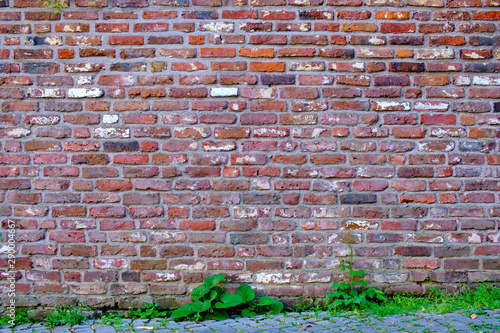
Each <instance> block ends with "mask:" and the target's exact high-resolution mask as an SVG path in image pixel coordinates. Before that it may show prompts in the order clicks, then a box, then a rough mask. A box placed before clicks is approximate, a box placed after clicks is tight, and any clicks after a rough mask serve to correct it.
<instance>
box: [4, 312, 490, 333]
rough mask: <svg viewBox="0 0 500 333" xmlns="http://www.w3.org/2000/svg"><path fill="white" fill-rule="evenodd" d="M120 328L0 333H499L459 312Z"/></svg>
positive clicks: (31, 328) (93, 325)
mask: <svg viewBox="0 0 500 333" xmlns="http://www.w3.org/2000/svg"><path fill="white" fill-rule="evenodd" d="M123 323H124V324H123V325H122V326H121V327H117V326H115V327H113V326H109V325H103V324H101V323H99V321H98V320H97V321H91V322H89V323H87V324H84V325H78V326H73V327H66V326H60V327H56V328H55V329H53V330H50V329H49V328H47V327H45V326H44V325H43V324H41V323H39V324H34V325H22V326H17V327H15V328H5V327H4V328H2V329H0V333H12V332H14V333H152V332H154V333H167V332H178V333H181V332H199V333H205V332H207V333H208V332H221V333H225V332H228V333H229V332H265V333H274V332H276V333H277V332H360V333H376V332H377V333H379V332H500V311H499V312H494V311H485V314H481V315H479V316H478V317H477V318H475V319H472V318H471V317H469V316H467V315H465V314H461V313H449V314H445V315H433V314H425V313H419V314H415V315H404V316H401V315H398V316H389V317H360V316H343V317H332V316H330V315H328V314H327V313H326V312H319V313H286V314H280V315H277V316H256V317H253V318H235V319H227V320H224V321H212V320H210V321H204V322H200V323H196V322H188V321H185V322H175V321H167V322H166V323H165V325H162V322H161V319H153V320H149V321H148V320H141V319H139V320H134V321H131V320H130V319H124V320H123Z"/></svg>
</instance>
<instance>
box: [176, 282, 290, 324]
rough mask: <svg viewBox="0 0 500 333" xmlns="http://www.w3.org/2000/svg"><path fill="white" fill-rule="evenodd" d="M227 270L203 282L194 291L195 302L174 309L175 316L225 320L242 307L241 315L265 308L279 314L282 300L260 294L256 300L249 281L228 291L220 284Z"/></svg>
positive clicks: (247, 314)
mask: <svg viewBox="0 0 500 333" xmlns="http://www.w3.org/2000/svg"><path fill="white" fill-rule="evenodd" d="M225 277H226V276H225V275H224V274H215V275H212V276H209V277H207V278H206V279H205V281H204V282H203V284H201V285H199V286H198V287H196V288H194V289H193V291H192V292H191V299H192V300H193V303H189V304H185V305H183V306H181V307H180V308H178V309H176V310H175V311H174V312H172V317H173V318H184V317H187V318H192V319H194V320H196V321H199V320H202V319H215V320H224V319H226V318H228V317H229V313H228V311H233V312H235V311H238V310H241V315H242V316H244V317H250V316H254V315H256V314H257V311H259V310H261V309H262V310H263V311H265V312H267V313H270V314H278V313H280V312H281V310H283V307H284V306H283V303H281V302H280V301H277V300H274V299H272V298H270V297H261V298H260V299H259V302H258V303H257V302H255V301H254V299H255V292H254V291H253V290H252V288H251V287H250V286H249V285H247V284H242V285H240V286H239V287H238V289H237V290H236V292H235V293H234V294H233V293H229V292H226V291H225V290H224V289H222V288H221V287H220V286H218V284H219V283H220V282H222V281H223V280H224V278H225Z"/></svg>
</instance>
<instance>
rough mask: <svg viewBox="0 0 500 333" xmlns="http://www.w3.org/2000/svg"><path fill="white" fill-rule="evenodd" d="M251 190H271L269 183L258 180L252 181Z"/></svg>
mask: <svg viewBox="0 0 500 333" xmlns="http://www.w3.org/2000/svg"><path fill="white" fill-rule="evenodd" d="M252 189H254V190H261V191H262V190H270V189H271V183H270V182H269V181H268V180H264V179H259V180H252Z"/></svg>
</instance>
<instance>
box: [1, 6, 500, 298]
mask: <svg viewBox="0 0 500 333" xmlns="http://www.w3.org/2000/svg"><path fill="white" fill-rule="evenodd" d="M0 6H2V8H1V9H0V10H1V12H0V20H1V22H0V23H1V24H0V33H1V40H0V42H1V46H2V47H1V51H0V59H1V60H0V98H2V101H1V113H0V119H1V124H2V126H1V129H0V134H1V153H0V161H1V164H2V166H1V167H0V175H1V177H2V178H0V189H1V190H2V192H1V194H0V200H1V201H2V204H1V206H0V207H1V209H0V212H1V215H2V220H3V227H4V231H6V229H5V228H6V226H7V219H15V220H16V221H17V245H18V246H17V257H18V259H17V263H16V264H17V267H16V268H17V269H18V270H19V272H18V273H17V277H18V284H17V288H18V292H19V295H20V296H21V297H20V303H18V305H37V304H42V305H56V304H57V305H60V304H64V303H68V302H71V300H74V299H75V298H80V299H84V300H86V302H87V303H88V304H91V305H94V306H96V307H98V306H119V307H128V306H130V305H132V306H137V305H140V303H141V302H142V301H151V300H152V299H153V298H154V299H155V300H157V301H160V302H162V304H173V303H175V300H176V299H180V301H182V300H184V299H185V298H186V296H187V295H188V294H189V290H190V288H192V287H193V286H194V285H195V283H198V282H200V281H201V280H202V279H203V277H204V276H206V275H209V274H213V273H215V272H224V273H226V274H228V276H229V279H230V281H233V282H246V283H251V284H253V285H254V286H255V287H256V288H258V290H259V292H260V293H261V294H268V295H271V296H286V297H289V296H299V295H304V296H307V297H314V296H323V295H324V294H325V292H326V290H327V289H328V288H329V286H330V285H331V283H332V281H334V280H339V279H341V278H342V275H341V274H340V271H339V262H340V261H341V260H342V259H345V256H346V255H347V254H348V253H349V248H348V242H349V230H352V231H351V232H352V236H351V240H352V242H353V243H354V250H355V252H356V254H357V255H358V257H356V259H355V260H356V265H357V267H362V268H363V269H365V270H366V271H367V272H368V273H369V280H368V281H369V282H370V284H371V285H373V286H377V287H381V288H385V289H387V290H388V291H390V292H392V291H398V290H411V291H416V292H418V291H421V290H423V289H425V283H426V282H425V281H428V280H430V281H432V282H433V283H434V284H440V283H446V284H458V283H466V282H467V283H471V282H477V281H482V280H485V281H494V280H498V279H500V244H499V242H500V233H499V230H498V228H499V222H498V221H499V217H500V208H499V206H498V203H499V201H500V196H499V192H498V191H499V190H500V180H499V178H498V176H499V174H500V168H499V166H498V165H500V154H499V147H498V144H497V142H498V138H499V137H500V128H499V127H498V125H499V124H500V116H499V115H500V113H499V112H500V102H499V100H500V88H499V86H500V76H499V75H498V72H499V71H500V62H499V60H500V51H499V49H498V46H499V45H500V35H499V33H498V32H499V23H498V22H499V20H500V8H499V7H498V6H500V2H498V0H449V1H446V0H364V1H362V0H288V2H287V1H286V0H250V3H248V2H247V0H233V2H232V4H228V3H227V0H191V1H189V0H151V1H148V0H112V1H110V2H109V3H108V1H103V0H76V3H73V2H71V4H70V8H68V9H65V10H64V11H63V14H62V15H59V14H54V13H52V12H51V11H50V10H45V9H43V8H41V6H40V4H39V3H37V2H36V1H35V0H1V1H0ZM2 237H3V240H4V241H5V240H6V239H7V238H6V237H7V236H6V232H3V233H2ZM4 250H5V247H4V248H3V251H4ZM0 266H1V267H2V268H1V270H2V271H1V277H2V279H3V280H4V281H3V284H1V286H2V288H7V285H6V281H5V280H6V270H7V268H6V267H7V264H6V262H5V260H4V259H2V260H1V261H0Z"/></svg>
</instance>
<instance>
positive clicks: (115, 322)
mask: <svg viewBox="0 0 500 333" xmlns="http://www.w3.org/2000/svg"><path fill="white" fill-rule="evenodd" d="M100 319H101V323H103V324H104V325H111V326H113V327H115V328H116V329H117V330H123V328H124V326H125V325H126V323H125V322H124V321H123V318H122V317H120V315H119V314H118V313H107V314H105V315H103V316H102V317H101V318H100Z"/></svg>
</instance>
